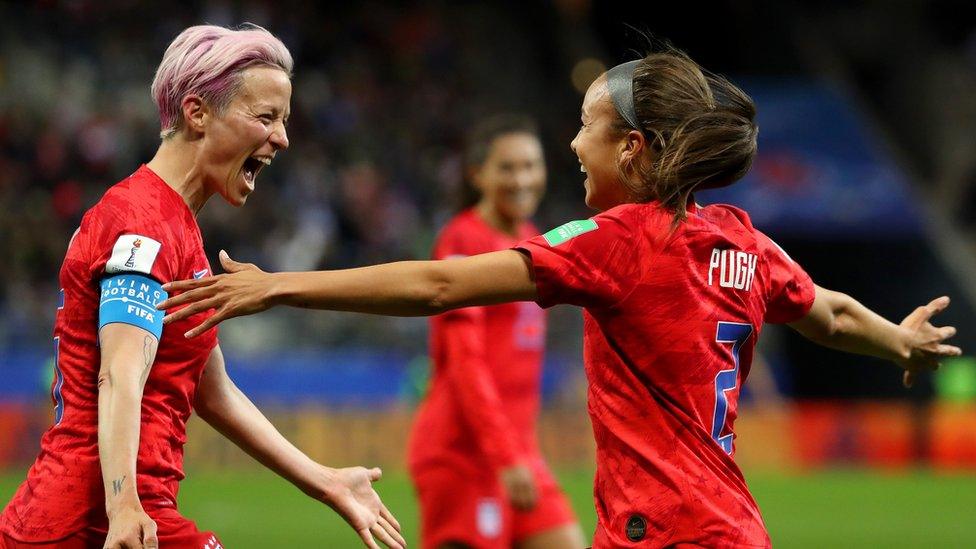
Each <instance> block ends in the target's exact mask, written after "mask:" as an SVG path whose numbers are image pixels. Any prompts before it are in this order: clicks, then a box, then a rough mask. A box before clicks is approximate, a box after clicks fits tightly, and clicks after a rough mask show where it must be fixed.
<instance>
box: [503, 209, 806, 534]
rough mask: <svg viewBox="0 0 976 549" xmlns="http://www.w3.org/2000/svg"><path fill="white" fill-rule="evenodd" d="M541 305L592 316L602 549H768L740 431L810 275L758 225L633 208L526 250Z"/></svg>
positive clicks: (725, 216)
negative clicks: (736, 425)
mask: <svg viewBox="0 0 976 549" xmlns="http://www.w3.org/2000/svg"><path fill="white" fill-rule="evenodd" d="M519 248H520V249H522V250H524V251H525V252H527V253H528V254H529V255H530V256H531V258H532V264H533V269H534V275H535V279H536V286H537V289H538V292H539V303H540V304H543V305H551V304H555V303H572V304H575V305H580V306H582V307H584V308H585V311H584V363H585V367H586V372H587V378H588V381H589V395H588V406H589V411H590V416H591V420H592V424H593V431H594V435H595V438H596V442H597V475H596V480H595V489H594V492H595V496H596V499H597V514H598V518H599V527H598V529H597V533H596V536H595V538H594V547H609V546H614V547H616V546H621V545H623V546H626V545H627V544H629V543H632V542H637V541H640V542H643V543H651V544H652V545H654V544H656V545H661V546H664V545H670V544H674V543H679V542H687V543H697V544H699V545H704V546H750V545H753V546H754V545H759V546H763V545H765V544H768V536H767V535H766V532H765V527H764V525H763V522H762V517H761V516H760V514H759V510H758V507H757V506H756V504H755V502H754V501H753V499H752V497H751V496H750V495H749V492H748V489H747V488H746V485H745V482H744V480H743V478H742V474H741V473H740V471H739V469H738V468H737V467H736V465H735V462H734V461H733V459H732V453H733V449H734V445H733V442H732V441H733V434H732V424H733V421H734V419H735V416H736V403H737V399H738V394H739V389H740V387H741V386H742V382H743V380H744V379H745V376H746V374H747V373H748V370H749V364H750V363H751V360H752V351H753V347H754V346H755V342H756V337H757V335H758V332H759V330H760V328H761V326H762V323H763V321H764V320H765V321H769V322H788V321H791V320H795V319H797V318H799V317H800V316H802V315H803V314H804V313H805V312H806V310H807V309H808V308H809V305H810V304H811V303H812V300H813V284H812V282H810V280H809V277H808V276H806V273H804V272H803V271H802V269H800V268H799V267H798V266H796V265H795V264H794V263H793V262H792V261H791V260H790V259H789V258H788V257H786V255H785V254H784V253H783V252H782V251H781V250H779V249H778V247H777V246H776V245H775V244H773V243H772V241H770V240H769V239H768V238H767V237H766V236H765V235H763V234H762V233H761V232H759V231H757V230H756V229H754V228H753V227H752V224H751V222H750V221H749V218H748V215H746V214H745V212H743V211H741V210H738V209H737V208H734V207H731V206H724V205H715V206H709V207H706V208H700V207H698V206H696V205H694V204H690V205H689V209H688V217H687V219H686V220H684V221H683V222H681V223H678V224H674V223H673V214H672V213H671V212H669V211H667V210H666V209H664V208H662V207H661V206H660V205H659V204H657V203H655V202H652V203H646V204H625V205H621V206H617V207H615V208H612V209H610V210H607V211H605V212H603V213H601V214H599V215H596V216H594V217H593V218H592V219H589V220H584V221H575V222H571V223H568V224H566V225H563V226H562V227H559V228H557V229H554V230H552V231H550V232H548V233H546V234H545V235H542V236H540V237H536V238H533V239H530V240H528V241H526V242H523V243H521V244H520V245H519Z"/></svg>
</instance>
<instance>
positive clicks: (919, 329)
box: [896, 296, 962, 387]
mask: <svg viewBox="0 0 976 549" xmlns="http://www.w3.org/2000/svg"><path fill="white" fill-rule="evenodd" d="M948 306H949V298H948V297H946V296H942V297H940V298H937V299H933V300H932V301H931V302H929V304H928V305H925V306H922V307H919V308H917V309H915V310H914V311H912V314H910V315H908V316H906V317H905V320H902V321H901V325H900V326H901V328H902V329H903V330H904V333H905V337H906V340H907V341H906V342H907V346H908V351H909V352H908V357H907V358H904V359H902V360H898V361H896V362H897V363H898V365H899V366H901V367H902V368H904V369H905V374H904V377H903V378H902V383H904V385H905V387H911V386H912V384H913V383H915V378H916V376H917V375H918V373H919V372H922V371H925V370H936V369H938V367H939V361H940V360H942V359H943V358H946V357H952V356H959V355H961V354H962V349H960V348H959V347H956V346H954V345H946V344H945V343H944V341H945V340H947V339H949V338H950V337H952V336H954V335H956V329H955V328H954V327H952V326H943V327H941V328H936V327H935V326H933V325H932V323H931V322H929V320H930V319H931V318H932V317H933V316H935V315H937V314H939V313H941V312H942V311H944V310H945V309H946V307H948Z"/></svg>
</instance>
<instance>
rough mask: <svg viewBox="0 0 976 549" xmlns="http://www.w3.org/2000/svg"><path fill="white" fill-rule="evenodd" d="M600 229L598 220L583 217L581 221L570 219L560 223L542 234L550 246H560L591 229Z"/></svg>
mask: <svg viewBox="0 0 976 549" xmlns="http://www.w3.org/2000/svg"><path fill="white" fill-rule="evenodd" d="M597 229H599V227H598V226H597V224H596V221H593V220H592V219H582V220H579V221H570V222H569V223H566V224H563V225H560V226H558V227H556V228H555V229H553V230H551V231H549V232H547V233H546V234H544V235H542V237H543V238H545V239H546V242H548V243H549V245H550V246H558V245H560V244H562V243H563V242H566V241H567V240H571V239H573V238H576V237H577V236H579V235H581V234H583V233H588V232H590V231H595V230H597Z"/></svg>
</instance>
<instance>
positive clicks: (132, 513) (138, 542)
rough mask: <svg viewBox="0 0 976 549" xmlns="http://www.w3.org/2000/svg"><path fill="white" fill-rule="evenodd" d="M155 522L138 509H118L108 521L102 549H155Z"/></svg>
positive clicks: (156, 545) (156, 541)
mask: <svg viewBox="0 0 976 549" xmlns="http://www.w3.org/2000/svg"><path fill="white" fill-rule="evenodd" d="M158 547H159V541H158V540H157V539H156V522H155V521H153V519H151V518H149V515H147V514H146V512H145V511H143V510H142V508H141V507H139V508H130V507H127V508H124V509H120V510H119V511H118V513H116V514H115V515H114V516H113V517H112V518H111V519H109V521H108V536H106V537H105V545H104V547H103V549H143V548H145V549H157V548H158Z"/></svg>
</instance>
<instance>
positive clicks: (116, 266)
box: [105, 234, 162, 274]
mask: <svg viewBox="0 0 976 549" xmlns="http://www.w3.org/2000/svg"><path fill="white" fill-rule="evenodd" d="M161 246H162V244H160V243H159V241H158V240H153V239H152V238H149V237H148V236H142V235H140V234H124V235H122V236H120V237H119V239H118V240H116V241H115V246H114V247H113V248H112V257H110V258H109V260H108V263H106V264H105V272H106V273H109V274H114V273H125V272H138V273H145V274H149V273H151V272H152V267H153V263H155V262H156V256H157V255H159V248H160V247H161Z"/></svg>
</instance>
